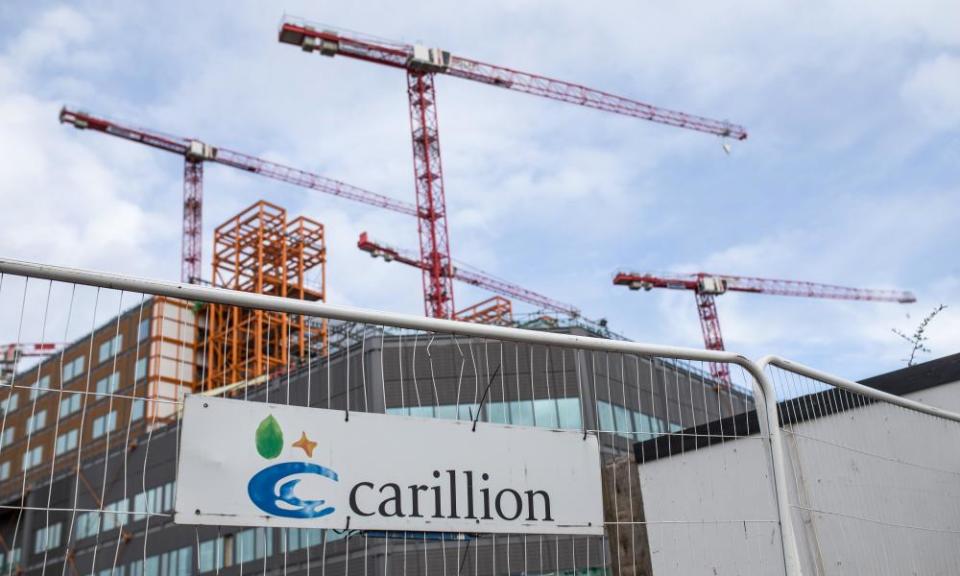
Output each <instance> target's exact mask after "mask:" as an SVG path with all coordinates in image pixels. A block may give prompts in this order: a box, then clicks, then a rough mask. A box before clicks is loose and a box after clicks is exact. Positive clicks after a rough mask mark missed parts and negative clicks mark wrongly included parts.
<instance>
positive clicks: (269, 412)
mask: <svg viewBox="0 0 960 576" xmlns="http://www.w3.org/2000/svg"><path fill="white" fill-rule="evenodd" d="M175 521H176V522H177V523H179V524H213V525H231V526H278V527H312V528H333V529H337V530H343V529H346V528H350V529H358V530H409V531H425V532H501V533H503V532H508V533H535V534H595V535H599V534H602V532H603V504H602V497H601V483H600V449H599V444H598V442H597V437H596V436H595V435H594V434H589V435H588V436H587V437H586V438H584V436H583V432H582V431H563V432H560V431H549V430H541V429H537V428H524V427H515V426H503V425H499V424H490V423H479V424H478V425H477V429H476V431H473V430H472V423H471V422H461V421H453V420H431V419H422V418H410V417H405V416H386V415H383V414H368V413H362V412H351V413H350V418H349V420H347V419H346V418H345V413H344V412H343V411H339V410H325V409H319V408H303V407H298V406H282V405H275V404H263V403H258V402H244V401H241V400H227V399H222V398H206V397H201V396H189V397H187V398H186V401H185V406H184V414H183V424H182V436H181V443H180V464H179V470H178V474H177V501H176V515H175Z"/></svg>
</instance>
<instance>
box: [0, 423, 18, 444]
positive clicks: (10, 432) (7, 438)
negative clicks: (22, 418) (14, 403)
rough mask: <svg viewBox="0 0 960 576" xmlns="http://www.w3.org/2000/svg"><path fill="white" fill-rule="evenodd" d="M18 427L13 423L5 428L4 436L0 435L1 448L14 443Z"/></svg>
mask: <svg viewBox="0 0 960 576" xmlns="http://www.w3.org/2000/svg"><path fill="white" fill-rule="evenodd" d="M16 432H17V429H16V427H14V426H13V424H11V425H10V426H7V427H6V428H5V429H4V430H3V436H2V437H0V448H5V447H7V446H9V445H11V444H13V440H14V436H16Z"/></svg>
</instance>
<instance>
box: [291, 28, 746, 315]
mask: <svg viewBox="0 0 960 576" xmlns="http://www.w3.org/2000/svg"><path fill="white" fill-rule="evenodd" d="M279 40H280V42H282V43H285V44H292V45H294V46H299V47H300V48H302V49H303V50H304V51H305V52H314V51H316V52H319V53H320V54H321V55H324V56H337V55H339V56H344V57H347V58H353V59H356V60H361V61H364V62H371V63H374V64H382V65H384V66H389V67H392V68H399V69H401V70H404V71H405V72H406V75H407V97H408V99H409V104H410V127H411V131H412V134H413V138H412V141H413V166H414V185H415V188H416V197H417V216H418V219H419V222H418V231H419V237H420V259H419V262H420V263H422V266H420V267H421V268H422V270H423V291H424V308H425V310H426V315H427V316H433V317H437V318H452V317H453V316H454V302H453V277H452V276H451V275H450V274H448V273H446V272H445V271H446V270H449V269H450V267H451V260H450V258H451V257H450V240H449V233H448V229H447V214H446V200H445V193H444V185H443V170H442V164H441V161H440V135H439V130H438V124H437V107H436V101H437V99H436V90H435V88H434V77H435V76H436V75H437V74H446V75H448V76H455V77H458V78H463V79H466V80H473V81H475V82H480V83H483V84H488V85H491V86H497V87H500V88H506V89H508V90H514V91H517V92H524V93H526V94H532V95H535V96H542V97H544V98H549V99H552V100H559V101H562V102H567V103H570V104H577V105H580V106H586V107H588V108H595V109H597V110H603V111H605V112H612V113H615V114H621V115H624V116H631V117H634V118H640V119H643V120H648V121H651V122H657V123H660V124H666V125H668V126H675V127H678V128H686V129H688V130H695V131H698V132H705V133H707V134H714V135H716V136H721V137H724V138H735V139H738V140H743V139H745V138H746V137H747V133H746V131H745V130H744V129H743V128H742V127H740V126H737V125H734V124H731V123H729V122H722V121H718V120H712V119H710V118H704V117H701V116H694V115H691V114H685V113H683V112H677V111H674V110H667V109H664V108H659V107H656V106H651V105H650V104H645V103H643V102H639V101H636V100H631V99H629V98H623V97H621V96H616V95H613V94H610V93H608V92H602V91H600V90H594V89H592V88H588V87H586V86H581V85H579V84H573V83H570V82H563V81H560V80H554V79H552V78H547V77H544V76H539V75H536V74H529V73H526V72H520V71H518V70H513V69H510V68H504V67H502V66H494V65H492V64H486V63H483V62H478V61H476V60H470V59H467V58H461V57H459V56H454V55H452V54H450V52H447V51H445V50H440V49H438V48H428V47H426V46H422V45H411V44H404V43H399V42H392V41H387V40H382V39H380V38H373V37H369V36H364V35H361V34H357V33H354V32H346V31H341V30H335V29H331V28H328V27H317V26H313V25H308V24H307V23H304V22H301V21H295V20H287V21H285V22H284V23H283V24H282V25H281V27H280V35H279Z"/></svg>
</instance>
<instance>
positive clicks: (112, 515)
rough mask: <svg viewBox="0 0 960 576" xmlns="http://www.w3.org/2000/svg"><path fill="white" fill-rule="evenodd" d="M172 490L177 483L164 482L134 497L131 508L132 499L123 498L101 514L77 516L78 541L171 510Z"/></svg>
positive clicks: (93, 513) (92, 513)
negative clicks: (122, 524)
mask: <svg viewBox="0 0 960 576" xmlns="http://www.w3.org/2000/svg"><path fill="white" fill-rule="evenodd" d="M174 490H176V482H167V483H166V484H161V485H160V486H157V487H155V488H150V489H149V490H146V491H144V492H140V493H138V494H136V495H134V497H133V500H132V501H133V506H132V507H131V506H130V502H131V499H130V498H123V499H121V500H117V501H114V502H110V503H109V504H106V505H105V506H104V507H103V511H102V512H100V511H91V512H84V513H82V514H79V515H77V528H76V535H77V539H78V540H80V539H83V538H89V537H92V536H96V535H97V534H98V533H100V532H106V531H108V530H113V529H114V528H117V527H118V526H120V524H121V523H128V522H138V521H140V520H143V519H144V518H146V517H147V516H148V515H151V514H160V513H163V512H169V511H171V510H173V499H174ZM128 517H129V518H128Z"/></svg>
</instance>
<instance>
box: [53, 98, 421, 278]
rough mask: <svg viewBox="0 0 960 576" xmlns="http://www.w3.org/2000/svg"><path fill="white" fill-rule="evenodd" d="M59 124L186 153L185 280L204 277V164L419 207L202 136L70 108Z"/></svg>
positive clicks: (402, 209)
mask: <svg viewBox="0 0 960 576" xmlns="http://www.w3.org/2000/svg"><path fill="white" fill-rule="evenodd" d="M60 122H61V123H64V124H70V125H72V126H74V127H75V128H78V129H86V130H94V131H97V132H102V133H104V134H109V135H111V136H116V137H118V138H122V139H124V140H127V141H130V142H138V143H140V144H145V145H147V146H150V147H153V148H157V149H160V150H166V151H167V152H172V153H174V154H176V155H178V156H183V158H184V173H183V246H182V250H183V259H182V267H181V278H182V280H183V281H184V282H197V281H199V279H200V263H201V260H200V255H201V252H200V244H201V242H202V233H203V228H202V224H203V221H202V216H203V163H204V162H213V163H215V164H222V165H224V166H230V167H232V168H237V169H238V170H243V171H245V172H251V173H253V174H259V175H260V176H265V177H267V178H272V179H274V180H280V181H281V182H287V183H289V184H293V185H294V186H301V187H303V188H310V189H313V190H317V191H319V192H323V193H326V194H332V195H334V196H340V197H341V198H346V199H348V200H355V201H357V202H362V203H364V204H370V205H371V206H376V207H378V208H383V209H385V210H391V211H393V212H399V213H401V214H407V215H409V216H416V215H417V209H416V208H415V207H414V206H413V205H412V204H408V203H406V202H402V201H400V200H395V199H393V198H390V197H388V196H383V195H382V194H376V193H374V192H369V191H367V190H363V189H362V188H357V187H356V186H351V185H350V184H346V183H344V182H340V181H338V180H333V179H330V178H324V177H323V176H319V175H317V174H311V173H310V172H307V171H305V170H300V169H297V168H291V167H289V166H284V165H282V164H278V163H276V162H270V161H269V160H264V159H262V158H257V157H255V156H250V155H249V154H244V153H242V152H235V151H233V150H228V149H227V148H221V147H219V146H212V145H210V144H206V143H204V142H201V141H200V140H196V139H192V138H183V137H181V136H171V135H169V134H164V133H162V132H157V131H155V130H149V129H147V128H139V127H136V126H130V125H126V124H122V123H120V122H116V121H113V120H109V119H107V118H104V117H100V116H94V115H92V114H88V113H86V112H81V111H79V110H73V109H70V108H66V107H64V108H63V109H62V110H60Z"/></svg>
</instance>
